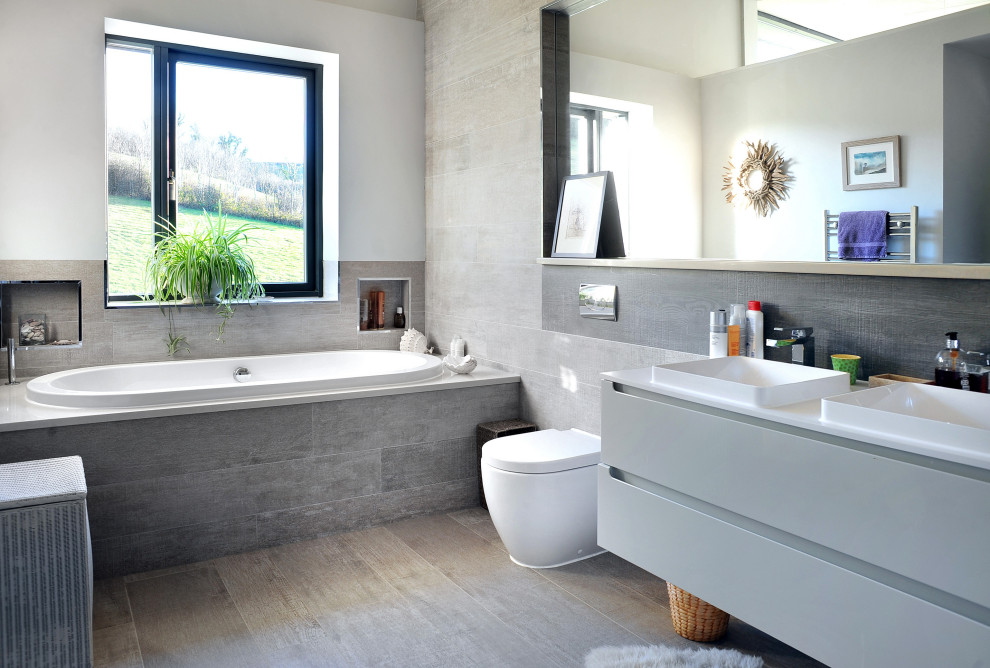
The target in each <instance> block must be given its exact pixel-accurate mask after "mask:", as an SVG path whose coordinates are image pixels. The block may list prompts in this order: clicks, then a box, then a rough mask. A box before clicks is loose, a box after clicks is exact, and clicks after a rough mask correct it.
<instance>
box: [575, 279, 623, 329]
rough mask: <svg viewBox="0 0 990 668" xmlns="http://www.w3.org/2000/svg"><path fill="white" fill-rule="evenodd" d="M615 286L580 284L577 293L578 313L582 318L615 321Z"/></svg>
mask: <svg viewBox="0 0 990 668" xmlns="http://www.w3.org/2000/svg"><path fill="white" fill-rule="evenodd" d="M615 298H616V294H615V286H614V285H595V284H592V283H582V284H581V290H580V291H579V292H578V312H579V313H580V315H581V317H582V318H594V319H595V320H616V319H617V318H616V317H615V306H616V303H615Z"/></svg>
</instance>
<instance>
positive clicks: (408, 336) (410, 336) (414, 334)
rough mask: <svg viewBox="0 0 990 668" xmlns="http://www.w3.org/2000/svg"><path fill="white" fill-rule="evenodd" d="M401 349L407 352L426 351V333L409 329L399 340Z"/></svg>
mask: <svg viewBox="0 0 990 668" xmlns="http://www.w3.org/2000/svg"><path fill="white" fill-rule="evenodd" d="M399 350H401V351H403V352H407V353H425V352H426V335H425V334H423V333H422V332H420V331H419V330H416V329H407V330H406V333H405V334H403V335H402V339H401V340H400V341H399Z"/></svg>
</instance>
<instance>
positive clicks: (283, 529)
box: [257, 494, 381, 547]
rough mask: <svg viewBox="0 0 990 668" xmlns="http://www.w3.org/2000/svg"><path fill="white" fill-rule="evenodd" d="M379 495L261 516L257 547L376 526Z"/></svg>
mask: <svg viewBox="0 0 990 668" xmlns="http://www.w3.org/2000/svg"><path fill="white" fill-rule="evenodd" d="M380 496H381V495H378V494H373V495H368V496H358V497H353V498H350V499H341V500H339V501H328V502H327V503H317V504H312V505H308V506H298V507H295V508H287V509H285V510H275V511H270V512H266V513H261V514H259V515H258V516H257V519H258V547H273V546H275V545H283V544H285V543H291V542H294V541H298V540H306V539H309V538H317V537H319V536H326V535H329V534H332V533H337V532H340V531H353V530H355V529H363V528H365V527H369V526H373V525H374V524H377V523H378V519H377V517H378V506H379V503H380Z"/></svg>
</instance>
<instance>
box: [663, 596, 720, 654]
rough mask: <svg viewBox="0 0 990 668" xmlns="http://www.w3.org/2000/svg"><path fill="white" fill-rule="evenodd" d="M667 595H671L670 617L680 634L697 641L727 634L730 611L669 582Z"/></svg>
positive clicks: (707, 640) (714, 638)
mask: <svg viewBox="0 0 990 668" xmlns="http://www.w3.org/2000/svg"><path fill="white" fill-rule="evenodd" d="M667 595H668V596H669V597H670V618H671V619H672V620H673V622H674V630H675V631H676V632H677V634H678V635H681V636H684V637H685V638H687V639H688V640H694V641H696V642H711V641H713V640H718V639H719V638H721V637H722V636H724V635H725V631H726V629H727V628H728V626H729V613H727V612H724V611H722V610H719V609H718V608H716V607H715V606H714V605H712V604H711V603H706V602H705V601H702V600H701V599H700V598H698V597H697V596H694V595H692V594H689V593H688V592H686V591H684V590H683V589H681V588H680V587H675V586H674V585H672V584H670V583H669V582H668V583H667Z"/></svg>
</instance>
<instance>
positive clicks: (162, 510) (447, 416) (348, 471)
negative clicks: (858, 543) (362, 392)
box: [0, 383, 519, 577]
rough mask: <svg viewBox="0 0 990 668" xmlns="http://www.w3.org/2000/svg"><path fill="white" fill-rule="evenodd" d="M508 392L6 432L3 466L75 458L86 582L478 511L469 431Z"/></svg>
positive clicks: (515, 391) (503, 402)
mask: <svg viewBox="0 0 990 668" xmlns="http://www.w3.org/2000/svg"><path fill="white" fill-rule="evenodd" d="M518 412H519V386H518V384H517V383H509V384H502V385H488V386H482V387H473V388H470V387H469V388H457V389H454V390H435V391H430V392H415V393H410V394H399V395H391V396H385V397H374V398H362V399H348V400H342V401H330V402H324V403H315V404H304V405H295V406H280V407H273V408H255V409H244V410H232V411H225V412H220V413H208V414H196V415H184V416H177V417H164V418H151V419H143V420H128V421H122V422H106V423H100V424H88V425H78V426H67V427H54V428H49V429H35V430H25V431H17V432H5V433H3V434H2V436H3V448H0V463H7V462H15V461H27V460H33V459H43V458H47V457H59V456H64V455H70V454H75V455H79V456H81V457H82V459H83V467H84V469H85V472H86V480H87V484H88V486H89V496H88V505H89V518H90V527H91V531H92V537H93V561H94V569H95V573H96V576H97V577H107V576H115V575H122V574H125V573H133V572H139V571H144V570H149V569H155V568H164V567H168V566H174V565H178V564H183V563H189V562H193V561H199V560H202V559H209V558H213V557H218V556H222V555H225V554H232V553H237V552H244V551H248V550H252V549H257V548H261V547H268V546H272V545H278V544H281V543H286V542H291V541H297V540H302V539H306V538H312V537H315V536H320V535H325V534H329V533H333V532H336V531H344V530H349V529H355V528H359V527H366V526H372V525H375V524H380V523H384V522H389V521H392V520H396V519H399V518H403V517H409V516H413V515H418V514H425V513H431V512H439V511H444V510H453V509H458V508H467V507H471V506H474V505H477V503H478V476H477V471H478V468H477V467H478V458H477V453H476V449H475V441H474V434H475V428H476V426H477V425H478V423H481V422H489V421H492V420H503V419H508V418H513V417H516V416H517V415H518Z"/></svg>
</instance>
